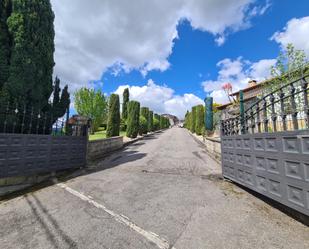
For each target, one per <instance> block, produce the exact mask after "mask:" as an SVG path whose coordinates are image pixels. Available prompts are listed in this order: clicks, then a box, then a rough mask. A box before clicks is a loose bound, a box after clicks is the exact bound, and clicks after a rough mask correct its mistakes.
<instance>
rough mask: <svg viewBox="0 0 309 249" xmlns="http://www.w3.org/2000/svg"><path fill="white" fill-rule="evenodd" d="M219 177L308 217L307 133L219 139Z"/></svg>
mask: <svg viewBox="0 0 309 249" xmlns="http://www.w3.org/2000/svg"><path fill="white" fill-rule="evenodd" d="M221 139H222V143H221V144H222V145H221V146H222V171H223V176H224V177H226V178H229V179H231V180H233V181H235V182H237V183H239V184H241V185H244V186H246V187H248V188H250V189H252V190H254V191H256V192H259V193H261V194H263V195H265V196H267V197H270V198H272V199H274V200H276V201H278V202H280V203H282V204H284V205H286V206H289V207H291V208H293V209H295V210H298V211H299V212H301V213H304V214H306V215H309V132H308V131H288V132H276V133H258V134H245V135H234V136H222V137H221Z"/></svg>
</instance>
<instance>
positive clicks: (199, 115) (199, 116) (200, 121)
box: [195, 105, 205, 135]
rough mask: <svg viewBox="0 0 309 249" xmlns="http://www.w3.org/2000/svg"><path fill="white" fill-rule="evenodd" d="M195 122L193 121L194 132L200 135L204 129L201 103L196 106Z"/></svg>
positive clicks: (203, 114) (203, 113)
mask: <svg viewBox="0 0 309 249" xmlns="http://www.w3.org/2000/svg"><path fill="white" fill-rule="evenodd" d="M195 112H196V122H195V132H196V134H197V135H202V134H203V131H204V129H205V111H204V106H203V105H198V106H196V109H195Z"/></svg>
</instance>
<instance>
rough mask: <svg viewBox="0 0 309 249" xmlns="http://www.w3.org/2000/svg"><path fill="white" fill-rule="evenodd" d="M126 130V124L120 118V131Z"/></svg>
mask: <svg viewBox="0 0 309 249" xmlns="http://www.w3.org/2000/svg"><path fill="white" fill-rule="evenodd" d="M126 130H127V124H126V121H125V120H124V119H123V118H121V119H120V131H126Z"/></svg>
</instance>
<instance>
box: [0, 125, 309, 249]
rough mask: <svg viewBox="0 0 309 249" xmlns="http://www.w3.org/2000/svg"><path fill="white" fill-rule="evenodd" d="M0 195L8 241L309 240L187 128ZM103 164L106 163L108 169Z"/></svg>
mask: <svg viewBox="0 0 309 249" xmlns="http://www.w3.org/2000/svg"><path fill="white" fill-rule="evenodd" d="M92 166H93V167H96V168H97V171H96V172H95V173H89V172H88V173H87V174H84V175H83V176H79V177H76V178H74V179H72V180H69V181H67V182H62V183H59V184H55V185H54V186H51V187H47V188H45V189H41V190H39V191H36V192H33V193H29V194H27V195H25V196H22V197H18V198H15V199H12V200H10V201H7V202H3V203H1V204H0V224H1V225H0V247H1V248H2V249H6V248H12V249H13V248H14V249H16V248H18V249H19V248H31V249H33V248H44V249H49V248H61V249H62V248H95V249H97V248H111V249H115V248H132V249H143V248H166V249H168V248H174V249H175V248H177V249H190V248H192V249H204V248H237V249H238V248H250V249H252V248H289V249H290V248H294V249H296V248H301V249H304V248H309V228H308V227H306V226H304V225H302V224H301V223H298V222H297V221H295V220H293V219H292V218H290V217H289V216H287V215H285V214H283V213H281V212H280V211H278V210H277V209H275V208H273V207H271V206H269V205H268V204H266V203H264V202H263V201H262V200H260V199H258V198H256V197H254V196H252V195H251V194H249V193H247V192H245V191H244V190H242V189H240V188H238V187H237V186H234V185H233V184H231V183H229V182H226V181H223V180H221V179H220V177H219V176H220V170H219V166H218V165H217V164H216V163H215V162H213V161H212V160H211V159H210V158H209V157H208V156H207V154H206V153H205V151H204V149H203V147H202V146H201V145H199V144H198V143H197V142H196V141H195V140H194V139H193V138H192V137H191V136H190V135H189V134H188V133H187V131H186V130H184V129H180V128H173V129H170V130H167V131H165V132H163V133H161V134H157V135H152V136H150V137H148V138H146V139H145V140H142V141H139V142H137V143H136V144H133V145H131V146H129V147H127V148H126V149H125V150H123V151H122V152H119V153H116V154H113V155H112V156H110V157H109V158H107V159H106V160H104V161H101V162H98V163H97V164H96V165H92ZM103 169H104V170H103Z"/></svg>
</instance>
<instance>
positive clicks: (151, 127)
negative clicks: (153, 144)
mask: <svg viewBox="0 0 309 249" xmlns="http://www.w3.org/2000/svg"><path fill="white" fill-rule="evenodd" d="M151 131H154V128H153V111H149V114H148V132H151Z"/></svg>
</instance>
